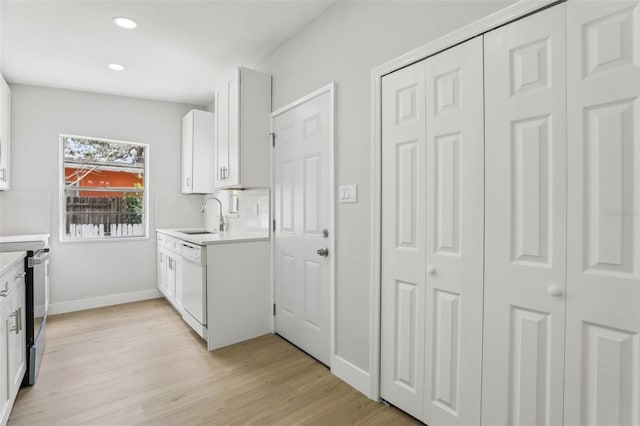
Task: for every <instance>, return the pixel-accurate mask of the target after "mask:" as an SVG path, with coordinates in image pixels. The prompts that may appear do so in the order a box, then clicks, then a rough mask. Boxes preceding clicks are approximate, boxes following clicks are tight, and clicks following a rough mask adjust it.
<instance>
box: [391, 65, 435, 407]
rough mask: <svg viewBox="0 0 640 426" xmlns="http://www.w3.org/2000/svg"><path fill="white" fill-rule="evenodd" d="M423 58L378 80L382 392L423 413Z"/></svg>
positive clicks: (401, 404)
mask: <svg viewBox="0 0 640 426" xmlns="http://www.w3.org/2000/svg"><path fill="white" fill-rule="evenodd" d="M425 195H426V194H425V63H424V61H423V62H419V63H417V64H414V65H412V66H410V67H407V68H404V69H402V70H399V71H396V72H394V73H393V74H390V75H387V76H385V77H383V78H382V258H383V262H382V271H381V272H382V281H381V299H382V300H381V310H382V312H381V339H382V345H381V354H380V355H381V360H380V362H381V382H380V392H381V396H382V398H384V399H386V400H387V401H389V402H390V403H392V404H394V405H395V406H397V407H399V408H401V409H402V410H405V411H407V412H408V413H409V414H411V415H412V416H415V417H417V418H420V419H421V418H422V416H423V411H424V337H425V333H424V321H425V265H424V264H425V252H426V249H425Z"/></svg>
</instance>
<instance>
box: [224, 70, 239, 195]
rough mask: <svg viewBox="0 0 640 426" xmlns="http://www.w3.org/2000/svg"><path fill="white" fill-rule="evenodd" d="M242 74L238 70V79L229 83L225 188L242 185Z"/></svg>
mask: <svg viewBox="0 0 640 426" xmlns="http://www.w3.org/2000/svg"><path fill="white" fill-rule="evenodd" d="M241 78H242V73H241V70H240V69H239V70H238V74H237V75H236V77H235V78H234V79H233V80H231V81H230V82H229V146H228V154H229V159H228V163H227V164H228V168H229V170H228V171H227V173H226V175H225V176H226V178H225V186H236V185H239V184H240V167H241V161H240V155H241V152H240V143H241V141H240V134H241V129H240V99H241V97H240V91H241V90H242V85H241V83H242V81H241Z"/></svg>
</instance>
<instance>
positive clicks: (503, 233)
mask: <svg viewBox="0 0 640 426" xmlns="http://www.w3.org/2000/svg"><path fill="white" fill-rule="evenodd" d="M565 59H566V58H565V5H564V4H563V5H559V6H555V7H552V8H549V9H547V10H545V11H543V12H540V13H537V14H535V15H532V16H530V17H527V18H524V19H522V20H519V21H516V22H514V23H512V24H509V25H507V26H504V27H502V28H500V29H497V30H495V31H492V32H490V33H488V34H486V35H485V73H484V75H485V105H486V107H485V108H486V110H485V114H486V120H485V126H486V136H485V140H486V146H485V150H486V151H485V153H486V156H485V159H486V160H485V161H486V164H485V170H486V181H485V189H486V191H485V194H486V196H485V207H486V209H485V215H486V222H485V226H486V229H485V235H486V238H485V284H484V285H485V296H484V303H485V305H484V313H485V314H484V337H483V338H484V342H483V346H484V356H483V375H482V382H483V386H482V389H483V392H482V394H483V397H482V423H483V424H485V425H506V424H510V425H516V424H518V425H542V424H545V425H559V424H561V423H562V398H563V390H562V387H563V362H564V359H563V354H564V331H565V321H564V320H565V309H564V307H565V300H564V294H563V293H564V288H565V282H566V277H565V271H566V233H565V232H566V152H565V151H566V84H565V72H566V66H565Z"/></svg>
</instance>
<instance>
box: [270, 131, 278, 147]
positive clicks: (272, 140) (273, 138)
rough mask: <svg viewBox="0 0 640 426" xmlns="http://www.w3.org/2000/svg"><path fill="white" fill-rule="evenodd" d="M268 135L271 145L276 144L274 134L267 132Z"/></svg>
mask: <svg viewBox="0 0 640 426" xmlns="http://www.w3.org/2000/svg"><path fill="white" fill-rule="evenodd" d="M269 136H271V146H276V134H275V133H269Z"/></svg>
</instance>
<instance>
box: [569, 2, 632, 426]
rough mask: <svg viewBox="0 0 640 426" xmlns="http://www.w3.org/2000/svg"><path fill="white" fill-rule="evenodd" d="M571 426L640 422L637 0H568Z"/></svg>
mask: <svg viewBox="0 0 640 426" xmlns="http://www.w3.org/2000/svg"><path fill="white" fill-rule="evenodd" d="M567 52H568V58H567V60H568V73H567V75H568V83H569V86H568V107H569V108H568V111H569V114H568V154H569V155H568V157H569V158H568V179H569V182H568V184H569V193H568V214H569V218H570V220H569V225H568V249H569V250H568V253H569V254H568V265H567V267H568V271H567V274H568V277H567V279H568V281H567V349H566V358H567V361H566V384H565V386H566V389H565V424H567V425H577V424H581V425H638V424H640V127H639V126H640V101H639V100H638V98H639V96H640V5H639V3H638V1H631V2H622V1H605V2H591V1H585V2H578V1H576V2H569V3H568V4H567Z"/></svg>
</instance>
